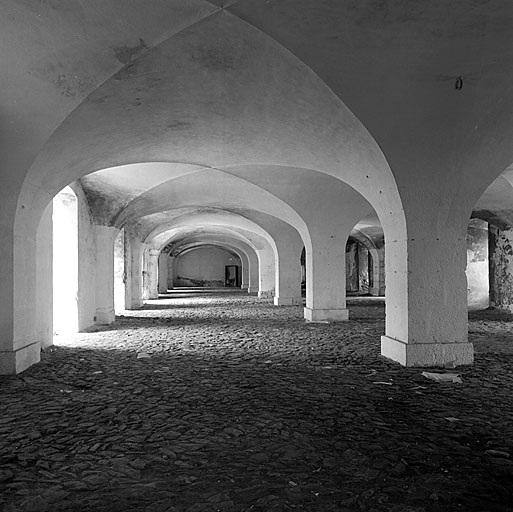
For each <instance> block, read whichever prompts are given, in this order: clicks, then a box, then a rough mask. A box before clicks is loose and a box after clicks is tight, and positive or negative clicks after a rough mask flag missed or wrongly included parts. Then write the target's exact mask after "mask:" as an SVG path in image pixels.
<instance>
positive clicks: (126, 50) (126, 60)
mask: <svg viewBox="0 0 513 512" xmlns="http://www.w3.org/2000/svg"><path fill="white" fill-rule="evenodd" d="M147 48H148V46H146V43H145V42H144V39H142V38H139V44H137V45H135V46H118V47H114V48H113V50H114V55H115V56H116V59H118V60H119V62H121V64H124V65H125V66H126V65H127V64H130V63H131V62H133V61H134V60H135V59H136V58H137V57H138V56H139V55H140V54H141V53H142V52H143V51H144V50H146V49H147Z"/></svg>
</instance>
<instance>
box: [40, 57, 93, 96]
mask: <svg viewBox="0 0 513 512" xmlns="http://www.w3.org/2000/svg"><path fill="white" fill-rule="evenodd" d="M75 67H76V66H75ZM31 74H32V75H33V76H36V77H38V78H42V79H43V80H49V81H51V83H52V84H53V85H54V86H55V88H56V89H57V90H58V91H59V93H60V94H61V95H62V96H65V97H67V98H74V97H75V96H79V97H85V96H87V95H88V94H89V92H90V91H91V90H92V89H93V88H94V86H95V84H96V82H95V80H94V79H93V78H92V77H90V76H88V75H81V74H80V73H73V71H72V70H71V71H70V66H69V65H66V64H64V63H62V62H58V63H57V64H52V63H50V64H48V65H47V66H45V67H44V68H42V69H38V70H34V71H33V72H31Z"/></svg>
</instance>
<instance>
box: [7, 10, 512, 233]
mask: <svg viewBox="0 0 513 512" xmlns="http://www.w3.org/2000/svg"><path fill="white" fill-rule="evenodd" d="M0 59H1V60H2V62H3V63H5V64H6V66H7V67H6V69H4V73H2V74H1V75H0V107H1V111H0V114H1V115H0V154H2V160H3V161H2V164H1V165H2V168H1V173H2V179H3V181H2V186H3V187H5V188H6V189H9V188H11V187H12V189H13V190H14V189H15V188H16V187H19V186H21V183H22V182H23V181H25V183H28V182H30V183H31V187H29V188H28V189H27V191H26V193H25V195H22V197H21V199H19V201H21V202H24V201H25V202H28V203H30V204H31V205H33V207H34V208H42V207H44V204H45V202H48V200H49V199H51V197H52V196H53V195H54V194H55V193H56V192H57V191H58V190H59V189H61V188H63V187H64V186H65V185H67V184H68V183H70V182H71V181H74V180H77V179H80V182H81V185H82V186H83V188H84V191H85V193H86V197H87V198H88V199H89V202H90V205H91V210H92V212H93V216H94V218H95V220H96V222H99V223H104V224H109V225H117V226H118V227H121V226H123V225H125V224H127V223H137V225H138V226H139V228H140V229H141V230H142V231H144V232H145V233H150V232H153V231H154V230H156V229H158V227H159V226H167V227H168V228H170V229H171V228H172V226H173V222H175V223H176V222H178V221H177V219H179V218H182V219H183V216H184V215H188V216H189V218H190V219H193V218H194V215H195V213H198V212H199V213H201V212H204V211H205V209H209V212H210V214H211V219H214V217H215V215H214V213H212V212H213V211H214V210H215V211H216V212H218V213H219V212H224V213H226V214H230V215H238V216H240V217H242V218H244V219H247V220H250V221H253V220H254V218H256V213H255V212H260V213H261V214H262V213H263V214H266V215H271V216H275V217H276V218H279V219H282V220H283V221H284V222H287V223H288V224H290V225H291V226H294V227H295V228H296V229H298V231H299V232H301V229H303V224H302V223H304V222H305V218H306V217H308V216H309V215H311V211H310V210H315V205H320V204H323V205H325V204H328V203H329V204H333V205H334V206H333V211H332V213H333V215H339V213H337V212H338V210H337V207H338V206H337V205H340V212H344V211H347V209H348V208H349V207H348V205H349V206H350V209H351V211H353V212H354V215H355V220H354V223H357V222H359V221H361V225H360V228H362V229H364V228H366V229H368V231H369V232H373V233H374V235H375V236H376V237H378V238H379V237H380V236H382V231H380V229H379V224H380V222H379V221H378V216H379V217H380V218H381V219H382V220H383V218H384V216H385V214H387V213H388V212H389V211H392V210H393V211H395V210H398V211H399V210H401V209H402V208H403V207H404V208H405V209H408V208H412V207H414V206H415V204H416V203H417V202H419V201H424V200H425V201H432V202H433V204H436V208H435V209H441V208H442V207H453V206H454V204H457V203H458V198H460V199H461V201H462V202H463V201H466V200H468V201H469V202H470V203H471V204H475V203H476V202H477V201H478V199H479V197H480V196H481V194H482V193H483V191H484V190H485V189H486V192H485V194H484V195H483V196H482V198H481V199H480V201H479V203H477V206H476V208H475V209H476V210H479V211H481V216H484V215H488V216H489V218H493V217H494V215H495V216H497V215H500V217H501V219H506V218H508V215H509V214H508V213H507V212H508V211H510V210H513V207H512V205H513V196H512V194H511V190H510V185H508V186H503V185H505V184H509V183H510V181H509V178H508V176H509V174H508V173H506V174H505V175H504V177H500V178H497V177H498V176H499V175H500V174H501V173H502V172H503V171H504V169H506V168H508V166H509V165H510V164H511V162H513V144H512V143H513V88H511V83H512V81H513V4H512V3H511V2H510V1H509V0H491V1H488V2H482V1H477V0H475V1H471V0H452V1H451V2H447V1H445V0H435V1H431V2H414V1H409V0H391V1H389V2H382V1H378V0H348V1H343V2H342V1H340V0H239V1H237V0H232V1H222V0H217V1H205V0H108V1H106V0H88V1H87V2H84V1H81V0H45V1H41V2H34V1H32V0H3V2H2V3H1V5H0ZM335 178H340V180H343V181H340V180H335ZM496 178H497V179H498V180H499V181H496V182H494V180H495V179H496ZM501 180H502V181H501ZM505 180H506V181H505ZM412 183H416V184H417V185H418V184H420V186H421V187H422V188H423V189H424V190H425V194H424V195H425V197H419V196H418V195H414V194H412V193H410V188H409V187H410V185H411V184H412ZM487 187H488V189H487ZM508 187H509V188H508ZM446 189H450V190H451V191H452V192H453V194H452V195H451V196H450V197H449V196H447V198H446V197H445V196H444V194H443V191H444V190H446ZM399 196H400V197H401V200H400V201H399V199H398V197H399ZM331 197H333V199H330V198H331ZM467 198H468V199H467ZM16 201H17V194H13V197H12V200H11V199H9V200H8V201H6V202H5V204H3V205H2V206H0V208H2V212H4V211H5V212H7V211H9V210H10V209H14V208H15V207H16V204H17V202H16ZM38 201H39V202H40V204H39V203H38ZM305 205H306V206H305ZM371 205H372V206H371ZM344 207H345V210H344ZM483 212H486V213H483ZM500 212H502V213H500ZM505 212H506V213H505ZM340 215H342V213H340ZM197 218H202V219H203V221H205V219H204V217H201V216H198V217H197ZM511 219H512V220H513V215H511ZM214 224H215V222H214V221H212V223H210V224H208V223H207V224H205V225H204V226H203V229H205V228H206V226H207V225H214ZM197 227H198V226H197ZM199 227H201V226H199ZM199 227H198V228H199ZM143 228H144V229H143ZM166 229H167V228H166ZM191 229H192V227H191ZM373 230H374V231H373Z"/></svg>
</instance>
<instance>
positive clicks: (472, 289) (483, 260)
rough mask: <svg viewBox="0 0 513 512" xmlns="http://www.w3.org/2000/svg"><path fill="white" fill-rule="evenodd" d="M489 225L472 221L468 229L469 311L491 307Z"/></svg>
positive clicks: (476, 220) (477, 220) (475, 220)
mask: <svg viewBox="0 0 513 512" xmlns="http://www.w3.org/2000/svg"><path fill="white" fill-rule="evenodd" d="M488 266H489V265H488V223H487V222H484V221H481V220H479V219H472V220H471V221H470V223H469V226H468V228H467V268H466V271H465V273H466V275H467V301H468V307H469V309H485V308H487V307H488V306H489V305H490V287H489V268H488Z"/></svg>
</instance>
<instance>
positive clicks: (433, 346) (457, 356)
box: [381, 336, 474, 366]
mask: <svg viewBox="0 0 513 512" xmlns="http://www.w3.org/2000/svg"><path fill="white" fill-rule="evenodd" d="M381 355H382V356H384V357H387V358H388V359H392V360H393V361H397V362H398V363H400V364H402V365H403V366H445V365H446V364H448V363H454V364H455V365H456V366H461V365H464V364H472V363H473V362H474V346H473V345H472V343H468V342H466V343H404V342H402V341H399V340H396V339H394V338H389V337H388V336H381Z"/></svg>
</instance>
